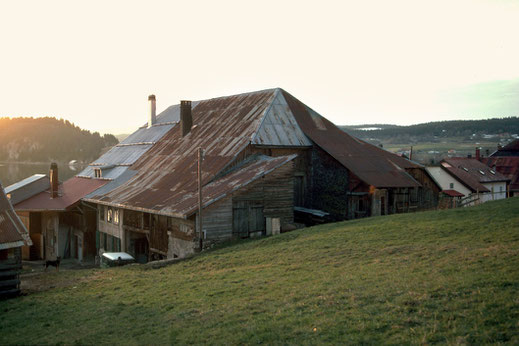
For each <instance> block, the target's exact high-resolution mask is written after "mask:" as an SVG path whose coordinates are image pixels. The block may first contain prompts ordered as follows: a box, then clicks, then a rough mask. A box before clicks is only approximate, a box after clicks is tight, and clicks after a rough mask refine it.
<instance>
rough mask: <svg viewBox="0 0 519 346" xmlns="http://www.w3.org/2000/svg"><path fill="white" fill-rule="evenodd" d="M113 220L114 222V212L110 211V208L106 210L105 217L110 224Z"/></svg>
mask: <svg viewBox="0 0 519 346" xmlns="http://www.w3.org/2000/svg"><path fill="white" fill-rule="evenodd" d="M113 220H114V211H113V210H112V208H108V213H107V215H106V221H107V222H112V221H113Z"/></svg>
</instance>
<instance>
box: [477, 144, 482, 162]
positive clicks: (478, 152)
mask: <svg viewBox="0 0 519 346" xmlns="http://www.w3.org/2000/svg"><path fill="white" fill-rule="evenodd" d="M480 158H481V148H479V147H477V148H476V160H478V161H479V159H480Z"/></svg>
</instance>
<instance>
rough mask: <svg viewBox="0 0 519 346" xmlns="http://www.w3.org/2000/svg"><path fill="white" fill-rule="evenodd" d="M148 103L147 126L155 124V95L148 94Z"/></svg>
mask: <svg viewBox="0 0 519 346" xmlns="http://www.w3.org/2000/svg"><path fill="white" fill-rule="evenodd" d="M148 103H149V104H150V114H149V117H148V128H150V127H152V126H153V125H155V123H156V122H157V103H156V101H155V95H150V96H148Z"/></svg>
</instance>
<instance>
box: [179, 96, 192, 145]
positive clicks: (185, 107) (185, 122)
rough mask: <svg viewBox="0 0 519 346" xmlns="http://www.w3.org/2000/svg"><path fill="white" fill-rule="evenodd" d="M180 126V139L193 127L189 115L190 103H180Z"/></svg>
mask: <svg viewBox="0 0 519 346" xmlns="http://www.w3.org/2000/svg"><path fill="white" fill-rule="evenodd" d="M180 125H181V127H182V128H181V130H182V137H185V136H186V135H187V134H188V133H189V132H190V131H191V126H193V117H192V115H191V101H180Z"/></svg>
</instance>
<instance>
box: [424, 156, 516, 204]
mask: <svg viewBox="0 0 519 346" xmlns="http://www.w3.org/2000/svg"><path fill="white" fill-rule="evenodd" d="M427 171H428V172H429V173H430V174H431V176H432V177H433V178H434V179H435V180H436V181H437V182H438V184H439V185H440V186H441V187H442V193H444V194H445V195H447V196H450V197H452V198H458V199H459V197H461V196H463V197H462V199H461V200H460V201H459V203H458V205H459V206H461V205H474V204H478V203H483V202H486V201H490V200H496V199H502V198H506V188H507V183H508V181H509V179H508V178H507V177H505V176H503V175H502V174H501V173H499V172H497V171H495V170H493V169H491V168H490V167H488V166H487V165H485V164H484V163H482V162H480V161H479V160H478V158H465V157H457V158H449V159H444V160H442V161H441V162H440V165H439V166H437V167H427Z"/></svg>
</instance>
